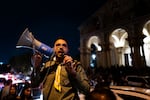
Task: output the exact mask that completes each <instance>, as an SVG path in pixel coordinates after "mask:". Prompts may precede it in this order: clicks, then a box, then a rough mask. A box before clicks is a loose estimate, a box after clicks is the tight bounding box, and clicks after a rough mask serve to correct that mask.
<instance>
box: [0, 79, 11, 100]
mask: <svg viewBox="0 0 150 100" xmlns="http://www.w3.org/2000/svg"><path fill="white" fill-rule="evenodd" d="M11 84H12V80H10V79H9V80H6V81H5V82H4V88H3V89H2V90H1V100H3V97H5V96H7V95H8V94H9V89H10V86H11Z"/></svg>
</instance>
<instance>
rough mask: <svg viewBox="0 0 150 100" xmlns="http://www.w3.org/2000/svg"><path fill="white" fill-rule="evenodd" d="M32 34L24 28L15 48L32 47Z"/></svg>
mask: <svg viewBox="0 0 150 100" xmlns="http://www.w3.org/2000/svg"><path fill="white" fill-rule="evenodd" d="M33 40H34V36H33V35H32V33H31V32H30V31H29V30H28V28H26V29H25V30H24V32H23V33H22V35H21V36H20V38H19V40H18V42H17V45H16V48H32V46H33Z"/></svg>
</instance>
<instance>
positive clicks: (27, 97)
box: [0, 79, 33, 100]
mask: <svg viewBox="0 0 150 100" xmlns="http://www.w3.org/2000/svg"><path fill="white" fill-rule="evenodd" d="M17 85H18V84H12V80H10V79H9V80H6V81H5V82H4V87H3V89H2V90H1V93H0V100H33V98H32V94H31V85H30V83H28V82H26V83H24V85H23V86H22V87H21V88H20V89H18V86H17Z"/></svg>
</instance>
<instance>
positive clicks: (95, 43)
mask: <svg viewBox="0 0 150 100" xmlns="http://www.w3.org/2000/svg"><path fill="white" fill-rule="evenodd" d="M99 44H100V39H99V37H98V36H95V35H94V36H91V37H90V38H89V39H88V41H87V48H88V49H89V50H90V67H91V68H96V67H97V66H98V65H99V64H98V63H99V62H98V53H97V52H99V51H101V46H100V45H99Z"/></svg>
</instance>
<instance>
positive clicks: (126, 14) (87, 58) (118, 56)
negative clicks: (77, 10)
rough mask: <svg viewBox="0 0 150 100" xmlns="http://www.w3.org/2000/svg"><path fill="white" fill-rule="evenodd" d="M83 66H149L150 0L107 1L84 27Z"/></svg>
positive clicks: (81, 29) (82, 29)
mask: <svg viewBox="0 0 150 100" xmlns="http://www.w3.org/2000/svg"><path fill="white" fill-rule="evenodd" d="M79 30H80V60H81V63H82V64H83V66H86V67H85V69H87V68H88V67H104V68H108V67H109V68H110V67H111V66H133V67H136V68H141V67H144V66H150V0H107V2H106V3H105V4H104V5H103V6H101V7H100V8H99V9H98V10H97V11H96V12H95V13H94V14H92V15H91V16H90V17H89V18H88V19H87V20H86V21H85V22H83V24H82V25H80V27H79Z"/></svg>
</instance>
